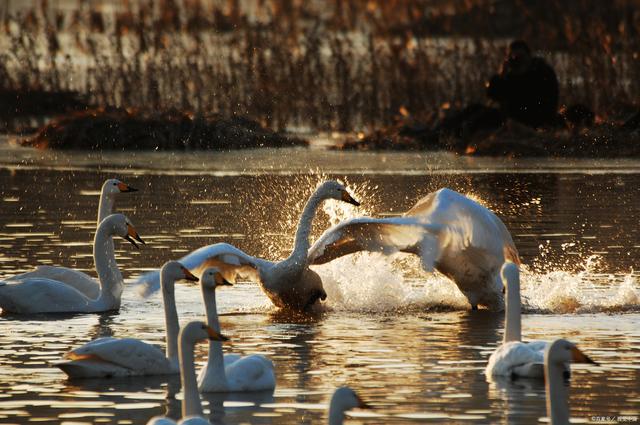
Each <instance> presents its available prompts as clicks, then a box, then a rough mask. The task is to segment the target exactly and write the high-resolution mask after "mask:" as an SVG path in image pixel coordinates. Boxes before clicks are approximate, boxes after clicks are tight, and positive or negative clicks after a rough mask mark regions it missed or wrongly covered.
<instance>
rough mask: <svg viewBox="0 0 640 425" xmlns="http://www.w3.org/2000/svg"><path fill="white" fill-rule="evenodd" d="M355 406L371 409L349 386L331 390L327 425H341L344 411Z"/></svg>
mask: <svg viewBox="0 0 640 425" xmlns="http://www.w3.org/2000/svg"><path fill="white" fill-rule="evenodd" d="M356 407H359V408H360V409H371V406H369V405H368V404H367V403H365V402H364V401H363V400H362V399H361V398H360V396H359V395H358V394H357V393H356V392H355V391H354V390H352V389H351V388H349V387H340V388H338V389H337V390H335V391H334V392H333V396H331V402H330V403H329V425H342V423H343V422H344V413H345V412H346V411H347V410H351V409H355V408H356Z"/></svg>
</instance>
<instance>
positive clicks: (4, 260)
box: [0, 170, 640, 424]
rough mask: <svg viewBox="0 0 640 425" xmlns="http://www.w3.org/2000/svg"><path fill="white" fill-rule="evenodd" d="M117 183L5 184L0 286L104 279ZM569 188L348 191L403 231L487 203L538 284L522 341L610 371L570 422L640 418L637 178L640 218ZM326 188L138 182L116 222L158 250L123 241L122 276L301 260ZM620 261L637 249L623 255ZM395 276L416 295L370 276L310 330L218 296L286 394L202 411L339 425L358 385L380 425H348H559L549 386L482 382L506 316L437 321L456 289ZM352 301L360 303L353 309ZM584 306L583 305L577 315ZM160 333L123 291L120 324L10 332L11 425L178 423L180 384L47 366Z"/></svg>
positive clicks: (333, 211)
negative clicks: (468, 198) (401, 222)
mask: <svg viewBox="0 0 640 425" xmlns="http://www.w3.org/2000/svg"><path fill="white" fill-rule="evenodd" d="M105 177H111V176H107V175H106V174H104V175H103V174H95V173H92V172H84V171H77V172H75V173H72V172H68V171H66V172H61V171H51V170H31V171H28V172H27V171H20V170H15V171H14V172H13V173H9V172H7V171H6V170H0V187H2V188H3V189H1V190H2V192H1V193H0V199H3V201H2V203H1V205H2V209H0V243H1V244H2V245H1V246H2V249H1V250H0V276H2V277H5V276H9V275H12V274H16V273H20V272H23V271H28V270H30V269H31V268H32V267H34V266H35V265H37V264H45V263H51V264H61V265H65V266H68V267H75V268H78V269H80V270H84V271H87V272H89V273H90V274H92V275H93V274H94V272H93V260H92V257H91V245H90V241H91V239H92V237H93V232H94V231H95V216H96V211H97V191H96V187H99V184H100V182H101V181H102V179H103V178H105ZM569 177H571V178H570V179H568V180H564V177H563V176H560V177H559V176H555V177H554V176H541V175H537V174H536V175H519V176H518V178H517V181H516V182H515V183H514V177H513V176H511V177H507V178H504V177H501V176H495V175H491V174H488V175H480V176H477V175H476V176H474V177H468V176H460V175H442V174H441V175H438V176H436V177H433V176H368V177H367V178H361V177H354V176H350V177H349V180H350V181H349V182H348V183H349V187H350V189H351V190H353V192H354V195H355V196H356V197H357V199H359V200H360V201H362V202H363V208H362V209H361V210H358V211H356V213H359V214H365V213H367V214H369V213H380V212H384V213H385V214H389V215H393V214H397V213H399V212H402V211H404V210H406V209H407V208H408V207H409V206H411V204H413V202H414V201H415V200H416V199H417V198H418V197H419V196H421V195H424V194H426V193H427V192H429V191H430V190H433V189H436V188H438V187H439V186H441V185H447V186H451V187H453V188H455V189H458V190H460V191H463V192H473V193H474V194H475V195H476V196H479V197H480V198H481V199H483V200H484V202H486V203H487V204H488V205H489V206H490V207H492V208H494V209H496V210H498V211H501V216H502V217H503V218H504V220H505V221H506V222H507V225H508V227H509V228H510V229H512V231H513V234H514V238H515V240H516V244H517V245H518V247H519V248H520V251H521V254H522V257H523V259H524V262H525V264H528V265H530V267H531V270H528V271H526V272H525V273H523V277H524V281H523V293H524V294H525V296H526V297H527V299H526V301H525V302H526V303H527V306H528V308H529V309H530V311H535V312H538V313H543V314H527V315H525V316H524V319H523V335H524V336H525V338H526V339H544V340H550V339H553V338H556V337H560V336H563V337H568V338H570V339H571V340H572V341H574V342H576V343H578V345H580V346H581V348H583V349H584V350H585V352H587V353H589V354H590V355H592V357H594V358H595V359H596V360H597V361H599V362H600V363H601V365H602V366H601V367H598V368H585V367H576V368H574V374H573V377H572V380H571V393H572V413H573V415H574V416H576V417H578V418H581V419H584V418H589V417H590V416H592V415H601V414H616V415H617V414H622V413H623V412H624V413H625V414H629V415H633V414H636V415H637V414H638V407H637V406H638V401H639V400H640V390H639V387H640V386H639V385H638V382H640V380H639V379H638V378H639V377H640V331H639V329H640V314H638V310H637V307H635V309H634V305H636V306H637V304H638V301H637V300H638V299H640V298H633V297H634V296H635V295H634V294H636V293H637V291H638V289H637V274H634V273H629V269H630V267H631V266H633V265H634V264H635V262H636V261H637V258H638V257H639V255H638V253H639V251H638V246H640V243H639V241H640V237H638V233H637V222H638V218H639V216H640V213H639V211H638V209H639V207H638V206H637V205H636V206H633V203H632V202H631V201H632V200H633V199H634V197H635V196H636V195H635V194H634V193H633V191H631V190H630V189H629V188H632V187H637V185H638V183H640V180H639V179H638V176H637V175H622V176H616V177H615V178H614V177H611V178H610V179H614V180H616V181H617V180H619V179H622V180H624V181H625V182H626V183H627V184H625V185H614V186H612V187H614V188H615V189H614V190H617V192H615V193H614V194H612V196H614V197H616V198H617V199H620V200H621V203H622V204H623V205H627V208H626V209H625V210H624V211H622V210H620V209H618V208H616V209H612V208H605V207H604V206H603V205H602V200H601V199H599V198H598V197H597V196H595V195H596V194H597V193H598V190H599V189H598V187H599V186H598V185H604V186H608V183H607V178H608V177H607V176H597V178H594V177H593V176H591V177H590V176H581V177H580V179H578V180H577V183H576V180H575V179H574V178H573V176H569ZM321 178H322V177H320V176H318V175H311V176H309V175H300V176H237V177H221V178H212V177H210V176H208V177H206V178H201V177H199V176H179V175H178V176H175V175H174V176H172V175H142V176H138V177H136V176H133V175H128V176H127V178H126V180H127V183H130V184H132V185H133V186H134V187H137V188H139V189H140V192H136V193H132V194H123V195H122V196H120V197H119V198H118V200H117V206H116V208H117V210H119V211H125V213H126V214H127V215H128V216H130V218H131V219H132V220H133V222H134V223H136V227H137V229H138V231H139V232H140V234H141V235H142V237H143V238H144V239H145V240H146V241H147V242H148V245H147V246H146V247H143V249H142V250H140V251H135V250H133V249H132V248H131V247H130V246H129V245H128V244H126V243H122V242H119V241H116V245H115V246H116V252H117V256H118V263H119V265H120V267H121V269H122V270H123V275H124V276H125V278H127V279H128V278H132V277H134V276H135V275H136V274H137V273H138V272H139V271H142V270H148V269H151V268H155V267H158V266H159V265H160V264H162V263H163V262H164V261H166V260H167V259H169V258H174V257H178V256H180V255H182V253H184V252H188V251H190V250H192V249H194V248H197V247H199V246H201V245H202V244H206V243H213V242H220V241H230V242H232V243H234V244H236V245H237V246H238V247H240V248H242V249H245V250H246V251H247V252H250V253H252V254H256V255H260V256H263V257H266V258H274V259H275V258H281V257H282V256H283V255H285V254H287V253H288V250H289V248H290V245H291V243H292V239H293V232H294V230H295V226H296V223H297V220H298V216H299V213H300V210H301V209H302V205H303V203H304V199H305V197H306V196H307V195H308V194H309V193H310V192H311V191H312V190H313V188H314V187H315V185H316V184H317V182H318V181H319V180H320V179H321ZM514 187H515V188H516V189H514ZM576 188H578V189H579V190H576ZM14 199H17V200H19V202H17V201H14ZM532 200H534V201H535V202H532ZM344 208H345V207H344V206H343V205H340V204H336V203H333V204H331V203H328V204H326V205H325V207H324V211H326V212H328V213H329V214H330V216H328V215H326V214H324V213H320V214H319V216H318V219H317V220H316V222H315V223H314V229H313V235H314V237H315V236H317V235H319V234H320V233H321V232H322V230H323V229H324V228H325V227H326V226H327V225H328V224H329V222H330V221H332V220H337V219H338V218H340V217H345V216H349V215H350V214H353V213H354V211H353V210H349V209H344ZM349 208H351V207H349ZM612 223H615V226H614V227H611V226H612ZM583 224H585V226H583ZM620 229H624V232H623V231H621V230H620ZM547 241H548V243H547ZM584 241H587V242H584ZM571 244H573V245H571ZM570 245H571V246H570ZM563 246H564V247H565V248H563ZM620 246H621V247H625V248H623V249H617V248H616V249H613V248H611V247H620ZM541 247H542V248H541ZM596 251H597V252H602V253H603V254H601V256H602V257H601V258H603V262H601V263H599V264H597V265H592V263H590V262H586V261H585V260H584V258H585V257H584V256H583V254H585V253H586V254H591V253H593V252H596ZM360 261H364V262H365V263H362V264H367V265H368V266H369V267H370V268H371V270H372V273H373V274H374V275H376V273H378V272H379V269H377V268H376V267H378V265H377V264H374V263H372V262H371V261H373V260H372V259H371V258H369V259H367V258H365V259H361V260H360ZM366 261H369V263H366ZM567 263H570V264H569V267H568V270H569V271H567V272H565V274H562V273H560V272H558V273H556V272H544V273H541V272H540V268H541V267H542V268H544V267H549V266H550V265H551V264H567ZM587 263H588V264H587ZM397 264H398V265H399V266H398V267H400V268H401V270H402V273H400V277H399V278H398V276H395V277H394V276H392V275H390V274H384V275H383V274H379V273H378V274H377V276H378V277H379V278H381V279H386V278H387V277H388V278H389V279H391V278H393V279H395V278H398V279H400V280H401V278H402V276H404V274H407V275H409V276H410V277H411V281H410V283H409V284H408V285H407V284H406V282H405V283H403V282H396V281H395V280H393V281H391V282H390V283H391V284H390V285H387V286H384V287H383V286H380V285H377V286H376V285H370V284H368V283H367V282H360V281H358V276H357V272H356V273H355V274H354V276H349V279H347V280H346V281H345V282H343V284H342V287H341V288H340V289H341V290H342V291H343V292H342V293H343V295H345V298H344V300H345V301H343V302H338V301H332V302H330V303H329V306H330V308H329V309H328V310H327V311H325V312H322V313H319V314H318V315H317V316H313V317H291V316H290V315H287V314H282V313H280V312H275V311H273V309H272V308H271V306H270V304H269V302H268V301H267V300H266V298H265V297H264V295H262V293H261V292H260V290H259V289H258V288H257V287H256V286H255V285H253V284H244V283H242V284H239V285H236V286H234V287H233V288H229V289H226V290H224V291H220V292H219V295H218V300H219V304H220V306H219V309H220V311H221V312H222V313H223V315H222V316H221V323H222V327H223V328H224V332H225V334H227V335H228V336H229V337H230V338H231V341H230V342H229V343H228V344H225V346H226V350H229V351H232V352H236V353H243V354H251V353H263V354H266V355H268V356H269V357H270V358H271V359H272V360H273V361H274V362H275V364H276V368H277V379H278V386H277V388H276V390H275V392H273V393H267V394H260V393H258V394H225V395H207V396H206V397H204V399H205V409H206V410H207V411H208V412H210V415H211V418H212V420H213V421H214V422H216V423H229V424H231V423H239V422H251V423H257V424H271V423H278V424H287V423H291V424H297V423H301V422H306V423H317V422H319V421H322V420H323V419H324V418H325V413H324V409H325V408H326V404H327V402H328V398H329V396H330V393H331V391H332V390H333V389H334V388H335V387H336V386H339V385H345V384H348V385H350V386H352V387H354V388H355V389H357V390H358V391H359V392H360V393H361V394H362V395H363V397H364V398H365V399H366V400H367V401H368V402H370V403H371V404H372V405H373V406H374V407H375V410H373V411H354V412H352V413H350V417H351V420H352V422H353V423H367V424H370V423H407V422H410V423H423V422H430V423H443V422H446V423H496V422H503V423H513V424H518V423H536V422H537V421H538V420H539V418H542V417H544V416H545V415H546V413H545V407H544V388H543V387H542V386H541V384H540V383H536V382H528V381H522V380H521V381H515V382H513V381H510V380H507V381H504V382H501V381H496V382H491V383H488V382H486V380H485V377H484V375H483V369H484V366H485V362H486V359H487V358H488V356H489V354H490V353H491V351H492V350H493V348H494V347H495V346H496V344H497V343H498V342H499V341H500V339H501V337H502V327H503V319H502V316H501V315H500V314H492V313H488V312H486V311H479V312H467V311H458V309H459V307H457V306H456V305H453V306H450V307H447V308H433V305H435V304H438V303H439V302H440V301H441V298H438V297H447V296H450V295H452V294H451V292H447V291H448V289H446V290H441V288H446V283H445V282H444V281H442V280H439V279H438V278H425V277H424V276H423V275H422V274H421V273H419V272H417V271H413V270H408V269H409V268H410V267H411V261H399V262H398V263H397ZM385 267H386V266H385ZM590 267H591V268H592V269H590V271H589V272H588V273H586V272H585V274H581V273H582V271H581V270H582V269H584V268H590ZM384 270H387V269H386V268H385V269H384ZM576 270H577V271H576ZM332 271H333V272H336V273H342V274H344V275H346V274H347V271H345V270H340V269H334V270H332ZM362 275H363V273H362V274H361V276H362ZM425 279H427V282H426V286H425ZM361 280H362V279H361ZM396 283H398V284H397V285H396ZM327 285H329V283H327ZM625 285H626V286H625ZM345 286H347V287H345ZM557 288H562V289H563V290H564V291H565V292H561V293H559V294H557V296H556V297H555V298H554V299H553V300H547V299H546V298H544V297H543V295H544V296H547V295H548V294H551V293H552V291H551V290H552V289H557ZM611 288H613V289H611ZM437 290H441V292H438V294H439V295H438V297H436V298H433V297H432V298H429V297H427V296H426V293H427V292H434V293H435V292H437ZM349 291H350V292H349ZM405 291H406V292H405ZM612 291H613V295H611V292H612ZM616 291H618V292H620V293H619V294H618V293H617V292H616ZM634 291H635V292H634ZM394 292H395V293H394ZM565 295H566V296H567V297H568V298H566V300H564V299H563V298H562V297H563V296H565ZM618 296H619V299H618V298H616V297H618ZM176 297H177V300H178V304H179V312H180V315H181V316H180V317H181V321H182V322H183V323H184V322H186V321H188V320H191V319H194V318H201V317H202V315H203V308H202V306H201V302H200V293H199V290H198V288H197V287H195V286H193V285H191V286H190V285H179V286H178V288H177V295H176ZM412 297H413V298H412ZM599 298H602V299H603V300H604V301H602V302H600V301H598V303H597V304H596V305H595V307H594V305H592V304H589V303H590V302H592V301H594V300H597V299H599ZM351 300H353V301H356V300H360V301H361V303H360V304H358V305H357V308H354V306H353V305H352V304H350V302H351ZM558 300H564V301H562V303H561V304H562V306H560V307H558V309H560V310H554V308H549V306H550V305H552V301H556V302H557V301H558ZM608 300H613V301H615V303H614V305H613V307H611V308H610V307H607V304H606V302H608ZM634 300H635V301H634ZM605 301H606V302H605ZM571 303H577V304H575V306H574V307H571V306H572V305H573V304H571ZM634 303H635V304H634ZM576 306H577V307H576ZM561 308H563V309H564V310H562V309H561ZM616 308H618V309H619V310H616ZM545 309H546V310H545ZM619 311H622V312H627V313H626V314H619ZM576 312H583V313H584V314H575V313H576ZM629 312H631V313H629ZM238 313H241V314H238ZM569 313H570V314H569ZM163 323H164V322H163V316H162V310H161V302H160V299H159V297H158V296H155V297H153V298H151V299H148V300H141V299H139V298H137V296H136V295H135V291H133V288H126V289H125V294H124V301H123V307H122V309H121V310H120V312H118V313H112V314H103V315H86V316H63V317H59V318H47V317H38V316H34V317H28V318H23V317H12V316H5V317H0V423H11V422H20V421H22V422H24V421H26V420H27V417H30V419H31V420H35V421H38V422H42V423H47V422H50V423H58V422H61V421H68V422H84V423H127V422H129V423H145V422H146V420H147V419H148V418H150V417H151V416H154V415H157V414H164V413H168V414H169V415H171V416H173V417H178V416H179V414H180V413H179V412H180V399H181V393H180V390H179V382H178V380H177V378H176V377H151V378H137V379H113V380H85V381H75V382H72V381H68V380H66V379H65V378H64V375H63V374H62V373H61V372H60V371H59V370H58V369H56V368H53V367H51V366H50V364H51V362H54V361H55V360H57V359H60V358H61V357H62V355H63V354H64V353H65V352H66V351H68V350H69V349H71V348H73V347H75V346H78V345H80V344H83V343H85V342H88V341H90V340H92V339H94V338H98V337H102V336H117V337H127V336H133V337H136V338H140V339H143V340H145V341H149V342H153V343H156V344H158V345H161V346H163V338H164V337H163V335H164V332H163ZM205 359H206V346H204V345H203V346H199V347H198V350H197V361H198V364H199V365H202V364H204V361H205Z"/></svg>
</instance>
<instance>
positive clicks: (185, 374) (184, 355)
mask: <svg viewBox="0 0 640 425" xmlns="http://www.w3.org/2000/svg"><path fill="white" fill-rule="evenodd" d="M205 339H209V340H212V341H226V340H227V338H226V337H224V336H222V335H221V334H220V333H218V332H216V330H215V329H213V328H211V327H209V326H208V325H207V324H205V323H203V322H190V323H188V324H187V325H185V326H184V327H183V328H182V329H181V330H180V343H179V348H178V352H179V361H180V382H181V384H182V390H183V392H184V395H183V398H182V417H183V419H182V420H181V421H180V422H178V424H190V425H210V422H209V421H208V420H206V419H205V418H204V417H203V412H202V401H200V394H199V393H198V383H197V381H196V367H195V358H194V357H195V356H194V350H195V345H196V343H198V342H199V341H203V340H205ZM175 423H176V422H174V421H173V420H171V419H170V418H167V417H163V416H156V417H153V418H151V419H150V420H149V421H148V422H147V425H171V424H175Z"/></svg>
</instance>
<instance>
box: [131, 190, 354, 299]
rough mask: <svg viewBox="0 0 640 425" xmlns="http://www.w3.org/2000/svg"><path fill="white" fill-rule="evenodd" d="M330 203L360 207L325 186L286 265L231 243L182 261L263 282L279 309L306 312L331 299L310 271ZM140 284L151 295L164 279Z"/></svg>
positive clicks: (147, 278)
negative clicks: (319, 217)
mask: <svg viewBox="0 0 640 425" xmlns="http://www.w3.org/2000/svg"><path fill="white" fill-rule="evenodd" d="M326 199H336V200H339V201H344V202H347V203H350V204H353V205H356V206H358V205H360V203H359V202H357V201H356V200H355V199H353V198H352V197H351V195H350V194H349V192H348V191H347V189H346V188H345V187H344V186H343V185H342V184H340V183H338V182H336V181H332V180H331V181H326V182H324V183H322V184H321V185H320V186H318V188H317V189H316V190H315V192H314V193H313V194H312V195H311V197H309V199H308V201H307V203H306V205H305V207H304V210H303V211H302V215H301V217H300V221H299V222H298V228H297V230H296V236H295V243H294V246H293V251H292V252H291V254H290V255H289V257H288V258H286V259H284V260H282V261H279V262H272V261H267V260H264V259H262V258H257V257H252V256H250V255H248V254H246V253H244V252H243V251H241V250H240V249H238V248H236V247H234V246H233V245H230V244H227V243H217V244H213V245H209V246H205V247H202V248H200V249H197V250H195V251H193V252H192V253H191V254H188V255H187V256H185V257H182V258H181V259H180V260H179V261H180V263H181V264H183V265H184V266H185V267H186V268H188V269H190V270H204V269H205V268H208V267H217V268H218V269H219V270H220V272H221V273H222V274H223V275H224V277H225V278H226V279H227V280H233V279H234V278H235V276H236V275H237V274H239V275H244V276H246V277H249V278H251V279H253V280H255V281H257V282H259V283H260V284H261V287H262V290H263V291H264V292H265V294H266V295H267V296H268V297H269V299H270V300H271V302H273V303H274V304H275V305H276V306H278V307H281V308H288V309H293V310H304V309H306V308H307V307H309V306H311V305H313V304H315V302H316V301H317V300H318V299H320V300H324V299H325V298H326V297H327V294H326V292H325V291H324V288H323V287H322V280H321V279H320V276H318V274H317V273H316V272H314V271H313V270H311V269H309V263H308V261H307V253H308V251H309V245H310V243H309V233H310V232H311V225H312V223H313V219H314V217H315V215H316V212H317V210H318V208H319V206H320V205H321V204H322V202H323V201H324V200H326ZM196 274H197V272H196ZM137 283H140V284H144V286H143V288H144V289H143V293H144V295H150V294H151V293H153V292H155V291H157V290H158V289H159V287H160V275H159V273H158V272H157V271H153V272H150V273H147V274H145V275H143V276H141V277H140V278H139V279H138V280H137Z"/></svg>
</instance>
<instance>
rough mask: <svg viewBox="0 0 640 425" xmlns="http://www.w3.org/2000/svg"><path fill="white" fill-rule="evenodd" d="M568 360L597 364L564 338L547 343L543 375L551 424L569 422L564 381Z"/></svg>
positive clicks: (558, 424)
mask: <svg viewBox="0 0 640 425" xmlns="http://www.w3.org/2000/svg"><path fill="white" fill-rule="evenodd" d="M569 362H574V363H590V364H594V365H598V363H596V362H594V361H593V360H591V359H590V358H589V357H588V356H587V355H586V354H584V353H583V352H582V351H580V349H579V348H578V347H576V346H575V345H574V344H572V343H571V342H569V341H567V340H566V339H556V340H555V341H553V342H552V343H551V344H549V346H548V347H547V348H546V350H545V352H544V377H545V381H546V382H545V387H546V395H547V416H548V417H549V418H551V425H565V424H568V423H569V395H568V391H567V386H566V385H565V383H564V371H565V368H566V366H565V365H566V364H567V363H569Z"/></svg>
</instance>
